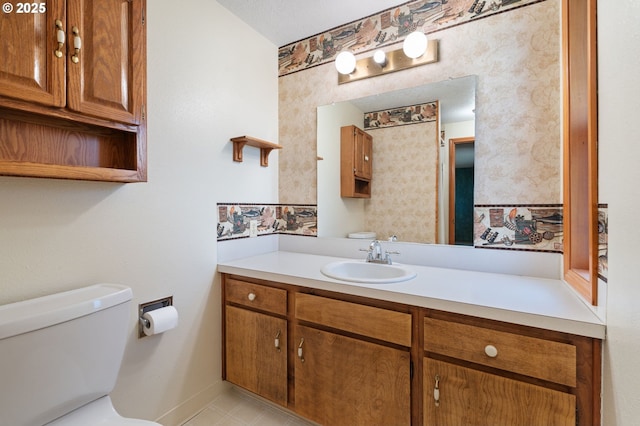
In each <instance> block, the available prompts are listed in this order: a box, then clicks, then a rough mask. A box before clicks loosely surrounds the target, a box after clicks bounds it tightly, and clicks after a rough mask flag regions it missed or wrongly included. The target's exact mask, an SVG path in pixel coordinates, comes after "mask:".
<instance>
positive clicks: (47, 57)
mask: <svg viewBox="0 0 640 426" xmlns="http://www.w3.org/2000/svg"><path fill="white" fill-rule="evenodd" d="M44 4H45V5H46V10H45V9H43V10H42V11H41V13H30V14H17V13H12V14H7V15H5V17H4V18H3V20H2V21H0V32H1V33H2V35H3V36H2V40H0V47H1V50H2V52H3V53H0V55H2V56H3V60H2V61H0V117H1V118H0V174H4V175H14V176H34V177H53V178H67V179H87V180H106V181H118V182H136V181H144V180H146V116H145V115H146V114H145V103H146V29H145V19H146V18H145V9H146V1H145V0H131V1H120V0H100V1H98V0H67V1H63V0H49V1H46V2H45V3H44ZM32 5H37V4H35V3H33V4H32Z"/></svg>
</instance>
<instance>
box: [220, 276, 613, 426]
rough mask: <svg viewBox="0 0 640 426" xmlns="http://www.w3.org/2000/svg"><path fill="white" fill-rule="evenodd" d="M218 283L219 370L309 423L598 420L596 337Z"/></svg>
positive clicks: (230, 279) (514, 425) (252, 282)
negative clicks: (220, 294) (220, 293)
mask: <svg viewBox="0 0 640 426" xmlns="http://www.w3.org/2000/svg"><path fill="white" fill-rule="evenodd" d="M222 283H223V296H224V297H223V323H224V326H223V337H224V339H223V342H224V348H225V349H224V350H223V369H224V371H223V377H224V378H226V379H227V380H229V381H230V382H233V383H235V384H237V385H239V386H241V387H243V388H245V389H248V390H250V391H252V392H255V393H256V394H258V395H260V396H262V397H265V398H268V399H270V400H271V401H274V402H276V403H278V404H280V405H282V406H285V407H287V408H288V409H290V410H292V411H293V412H295V413H297V414H299V415H301V416H303V417H306V418H308V419H310V420H312V421H314V422H317V423H319V424H326V425H350V426H351V425H390V424H393V425H401V424H407V425H408V424H412V425H420V424H423V425H427V426H431V425H440V426H446V425H455V426H459V425H468V426H474V425H475V426H486V425H492V426H493V425H496V426H497V425H504V426H518V425H521V426H536V425H541V426H542V425H545V426H547V425H554V426H558V425H567V426H568V425H571V426H573V425H583V426H599V425H600V404H601V403H600V377H601V355H600V354H601V341H600V340H598V339H593V338H589V337H583V336H577V335H573V334H569V333H562V332H556V331H550V330H545V329H541V328H535V327H527V326H521V325H516V324H511V323H505V322H501V321H495V320H489V319H484V318H478V317H472V316H467V315H461V314H454V313H449V312H443V311H438V310H432V309H427V308H420V307H416V306H410V305H405V304H401V303H395V302H387V301H382V300H376V299H370V298H365V297H360V296H352V295H346V294H341V293H336V292H332V291H326V290H319V289H311V288H306V287H302V286H294V285H289V284H282V283H277V282H270V281H264V280H258V279H253V278H243V277H239V276H235V275H228V274H222ZM252 295H253V296H252ZM275 336H280V337H279V339H280V340H279V344H280V348H281V350H277V349H276V347H275V346H276V345H275ZM285 342H286V343H285ZM285 348H286V350H285Z"/></svg>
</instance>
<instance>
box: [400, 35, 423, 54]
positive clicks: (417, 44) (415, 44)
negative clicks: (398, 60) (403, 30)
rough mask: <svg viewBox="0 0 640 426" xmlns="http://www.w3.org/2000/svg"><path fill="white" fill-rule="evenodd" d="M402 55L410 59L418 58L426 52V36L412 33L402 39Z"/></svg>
mask: <svg viewBox="0 0 640 426" xmlns="http://www.w3.org/2000/svg"><path fill="white" fill-rule="evenodd" d="M402 50H403V51H404V54H405V55H407V56H408V57H410V58H412V59H416V58H419V57H420V56H422V55H424V52H426V51H427V36H426V35H424V33H423V32H422V31H414V32H412V33H411V34H409V35H408V36H407V38H405V39H404V43H403V44H402Z"/></svg>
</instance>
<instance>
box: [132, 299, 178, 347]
mask: <svg viewBox="0 0 640 426" xmlns="http://www.w3.org/2000/svg"><path fill="white" fill-rule="evenodd" d="M167 306H173V296H168V297H163V298H162V299H158V300H153V301H151V302H146V303H141V304H139V305H138V313H139V315H138V317H139V318H138V338H142V337H147V335H146V334H144V328H145V327H147V328H148V327H149V320H148V319H146V318H144V317H143V315H144V314H145V313H147V312H149V311H155V310H156V309H160V308H165V307H167Z"/></svg>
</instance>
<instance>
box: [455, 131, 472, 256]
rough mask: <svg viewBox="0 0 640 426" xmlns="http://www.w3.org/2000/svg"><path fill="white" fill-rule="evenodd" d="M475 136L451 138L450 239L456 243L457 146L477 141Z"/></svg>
mask: <svg viewBox="0 0 640 426" xmlns="http://www.w3.org/2000/svg"><path fill="white" fill-rule="evenodd" d="M475 141H476V138H475V136H470V137H466V138H451V139H449V240H448V244H455V243H456V223H455V219H456V146H457V145H463V144H470V143H475Z"/></svg>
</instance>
